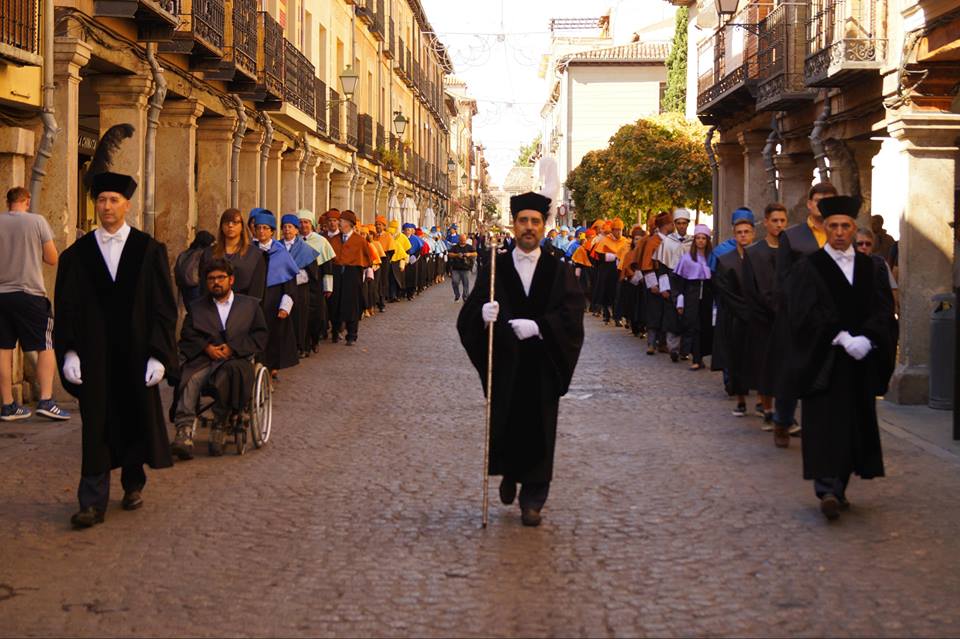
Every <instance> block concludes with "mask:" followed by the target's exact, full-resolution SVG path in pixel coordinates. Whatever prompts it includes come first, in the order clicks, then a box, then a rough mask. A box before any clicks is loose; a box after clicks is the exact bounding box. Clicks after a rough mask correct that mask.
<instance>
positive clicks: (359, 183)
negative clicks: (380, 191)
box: [350, 175, 369, 224]
mask: <svg viewBox="0 0 960 639" xmlns="http://www.w3.org/2000/svg"><path fill="white" fill-rule="evenodd" d="M368 186H369V185H368V182H367V178H365V177H363V176H362V175H357V176H356V178H354V180H353V195H352V197H351V200H350V201H351V202H352V206H351V207H350V208H352V209H353V212H354V213H356V214H357V221H358V222H359V223H360V224H366V223H367V221H366V219H365V218H364V215H365V213H366V211H365V210H364V209H365V206H366V203H367V198H366V195H367V189H368Z"/></svg>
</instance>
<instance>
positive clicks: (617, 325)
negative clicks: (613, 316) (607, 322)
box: [613, 320, 623, 328]
mask: <svg viewBox="0 0 960 639" xmlns="http://www.w3.org/2000/svg"><path fill="white" fill-rule="evenodd" d="M613 325H614V326H616V327H617V328H623V322H621V321H620V320H613Z"/></svg>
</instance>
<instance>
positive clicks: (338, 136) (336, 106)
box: [327, 89, 343, 142]
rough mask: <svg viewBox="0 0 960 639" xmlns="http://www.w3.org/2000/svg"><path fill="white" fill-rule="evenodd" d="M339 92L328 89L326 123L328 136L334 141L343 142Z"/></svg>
mask: <svg viewBox="0 0 960 639" xmlns="http://www.w3.org/2000/svg"><path fill="white" fill-rule="evenodd" d="M342 104H343V102H340V94H339V93H337V92H336V91H334V90H333V89H330V120H329V122H328V123H327V125H328V127H329V129H330V138H331V139H332V140H333V141H334V142H343V135H342V131H343V124H342V123H343V116H342V115H341V109H340V105H342Z"/></svg>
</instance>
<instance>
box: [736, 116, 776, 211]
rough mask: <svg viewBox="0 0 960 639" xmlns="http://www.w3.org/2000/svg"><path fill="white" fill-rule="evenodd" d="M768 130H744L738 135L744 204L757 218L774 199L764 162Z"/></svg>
mask: <svg viewBox="0 0 960 639" xmlns="http://www.w3.org/2000/svg"><path fill="white" fill-rule="evenodd" d="M768 135H770V131H768V130H765V129H764V130H755V131H743V132H742V133H740V135H738V136H737V139H738V140H739V141H740V147H741V148H742V149H743V204H744V205H745V206H746V207H748V208H749V209H750V210H751V211H753V213H754V215H756V217H757V220H760V219H762V216H763V210H764V209H765V208H766V207H767V204H770V203H771V202H772V201H773V194H772V193H771V192H770V189H769V185H768V184H767V178H768V175H767V167H766V166H764V163H763V147H765V146H766V145H767V136H768Z"/></svg>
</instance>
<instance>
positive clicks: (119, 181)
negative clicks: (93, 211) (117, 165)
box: [90, 171, 137, 200]
mask: <svg viewBox="0 0 960 639" xmlns="http://www.w3.org/2000/svg"><path fill="white" fill-rule="evenodd" d="M105 191H109V192H111V193H119V194H120V195H122V196H123V197H125V198H127V199H128V200H129V199H130V198H132V197H133V194H134V193H136V191H137V181H136V180H134V179H133V178H132V177H130V176H129V175H123V174H121V173H111V172H110V171H106V172H104V173H98V174H97V175H95V176H93V182H92V184H91V185H90V195H91V196H93V199H97V198H98V197H99V196H100V194H101V193H103V192H105Z"/></svg>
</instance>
